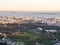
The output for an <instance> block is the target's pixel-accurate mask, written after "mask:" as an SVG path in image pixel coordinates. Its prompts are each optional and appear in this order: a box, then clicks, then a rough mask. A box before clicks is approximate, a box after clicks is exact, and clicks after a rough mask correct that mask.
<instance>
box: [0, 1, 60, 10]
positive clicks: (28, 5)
mask: <svg viewBox="0 0 60 45" xmlns="http://www.w3.org/2000/svg"><path fill="white" fill-rule="evenodd" d="M0 10H7V11H60V0H0Z"/></svg>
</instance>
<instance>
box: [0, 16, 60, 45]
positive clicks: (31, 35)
mask: <svg viewBox="0 0 60 45" xmlns="http://www.w3.org/2000/svg"><path fill="white" fill-rule="evenodd" d="M59 34H60V18H59V17H55V18H49V17H44V18H43V17H32V16H0V38H1V40H0V43H1V44H2V43H6V42H7V44H11V45H29V43H30V45H55V44H59V41H60V37H59ZM45 39H46V40H45ZM2 45H3V44H2ZM4 45H6V44H4Z"/></svg>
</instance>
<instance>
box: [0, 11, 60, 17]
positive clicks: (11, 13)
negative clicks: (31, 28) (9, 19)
mask: <svg viewBox="0 0 60 45" xmlns="http://www.w3.org/2000/svg"><path fill="white" fill-rule="evenodd" d="M0 16H35V17H60V13H21V12H17V13H16V12H0Z"/></svg>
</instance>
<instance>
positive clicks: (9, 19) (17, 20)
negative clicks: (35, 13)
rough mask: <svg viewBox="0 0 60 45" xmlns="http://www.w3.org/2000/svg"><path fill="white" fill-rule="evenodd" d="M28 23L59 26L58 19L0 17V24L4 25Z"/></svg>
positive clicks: (59, 20) (59, 19) (59, 21)
mask: <svg viewBox="0 0 60 45" xmlns="http://www.w3.org/2000/svg"><path fill="white" fill-rule="evenodd" d="M28 22H41V23H47V24H48V25H60V18H59V17H56V18H49V17H44V18H42V17H30V16H0V24H6V23H28Z"/></svg>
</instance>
